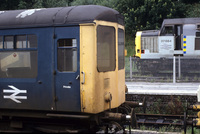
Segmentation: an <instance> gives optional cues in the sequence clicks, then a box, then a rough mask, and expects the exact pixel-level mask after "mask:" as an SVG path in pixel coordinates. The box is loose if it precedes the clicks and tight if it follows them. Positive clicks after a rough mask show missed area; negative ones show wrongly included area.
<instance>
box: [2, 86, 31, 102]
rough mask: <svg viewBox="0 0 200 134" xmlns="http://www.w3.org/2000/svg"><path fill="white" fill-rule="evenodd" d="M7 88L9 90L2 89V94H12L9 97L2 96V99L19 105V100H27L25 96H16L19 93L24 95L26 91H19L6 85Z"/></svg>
mask: <svg viewBox="0 0 200 134" xmlns="http://www.w3.org/2000/svg"><path fill="white" fill-rule="evenodd" d="M8 87H10V88H11V89H3V92H4V93H13V94H11V95H4V96H3V98H4V99H11V100H13V101H15V102H16V103H21V101H19V99H27V96H17V95H18V94H20V93H26V90H20V89H18V88H16V87H14V86H12V85H8Z"/></svg>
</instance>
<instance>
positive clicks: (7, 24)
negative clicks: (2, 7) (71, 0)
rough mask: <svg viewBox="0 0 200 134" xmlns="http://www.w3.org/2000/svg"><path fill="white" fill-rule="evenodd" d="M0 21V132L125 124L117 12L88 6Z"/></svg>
mask: <svg viewBox="0 0 200 134" xmlns="http://www.w3.org/2000/svg"><path fill="white" fill-rule="evenodd" d="M0 20H1V21H0V92H1V93H0V95H1V97H0V117H1V119H0V122H1V125H0V131H1V132H4V131H9V132H15V131H27V132H33V131H42V132H86V131H90V132H93V131H97V130H99V128H100V127H104V126H106V129H105V131H107V130H108V128H109V125H110V124H111V125H112V124H117V125H115V126H117V128H118V129H121V128H124V127H122V126H121V124H122V123H124V124H127V123H130V122H131V119H133V118H132V117H133V116H134V114H133V113H134V112H133V109H131V107H130V106H128V104H127V102H126V103H125V90H126V88H125V87H126V86H125V69H124V64H125V62H124V20H123V16H122V15H120V14H119V12H117V11H115V10H113V9H110V8H107V7H103V6H96V5H87V6H73V7H59V8H43V9H29V10H14V11H1V12H0ZM119 124H120V125H119Z"/></svg>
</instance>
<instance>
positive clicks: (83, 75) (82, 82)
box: [81, 72, 85, 84]
mask: <svg viewBox="0 0 200 134" xmlns="http://www.w3.org/2000/svg"><path fill="white" fill-rule="evenodd" d="M81 73H82V74H83V82H81V84H84V83H85V73H84V72H81Z"/></svg>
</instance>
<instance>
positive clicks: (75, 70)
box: [54, 27, 80, 112]
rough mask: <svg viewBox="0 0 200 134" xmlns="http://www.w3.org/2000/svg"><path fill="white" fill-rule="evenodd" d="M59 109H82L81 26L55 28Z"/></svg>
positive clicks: (56, 80)
mask: <svg viewBox="0 0 200 134" xmlns="http://www.w3.org/2000/svg"><path fill="white" fill-rule="evenodd" d="M54 44H55V94H56V97H55V98H56V109H57V111H77V112H78V111H80V65H79V61H80V58H79V57H80V56H79V27H57V28H55V43H54Z"/></svg>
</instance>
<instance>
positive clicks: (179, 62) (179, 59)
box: [178, 55, 181, 79]
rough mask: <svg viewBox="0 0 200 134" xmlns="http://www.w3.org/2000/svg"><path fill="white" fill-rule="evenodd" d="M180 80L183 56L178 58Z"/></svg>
mask: <svg viewBox="0 0 200 134" xmlns="http://www.w3.org/2000/svg"><path fill="white" fill-rule="evenodd" d="M178 78H179V79H181V56H180V55H179V56H178Z"/></svg>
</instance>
